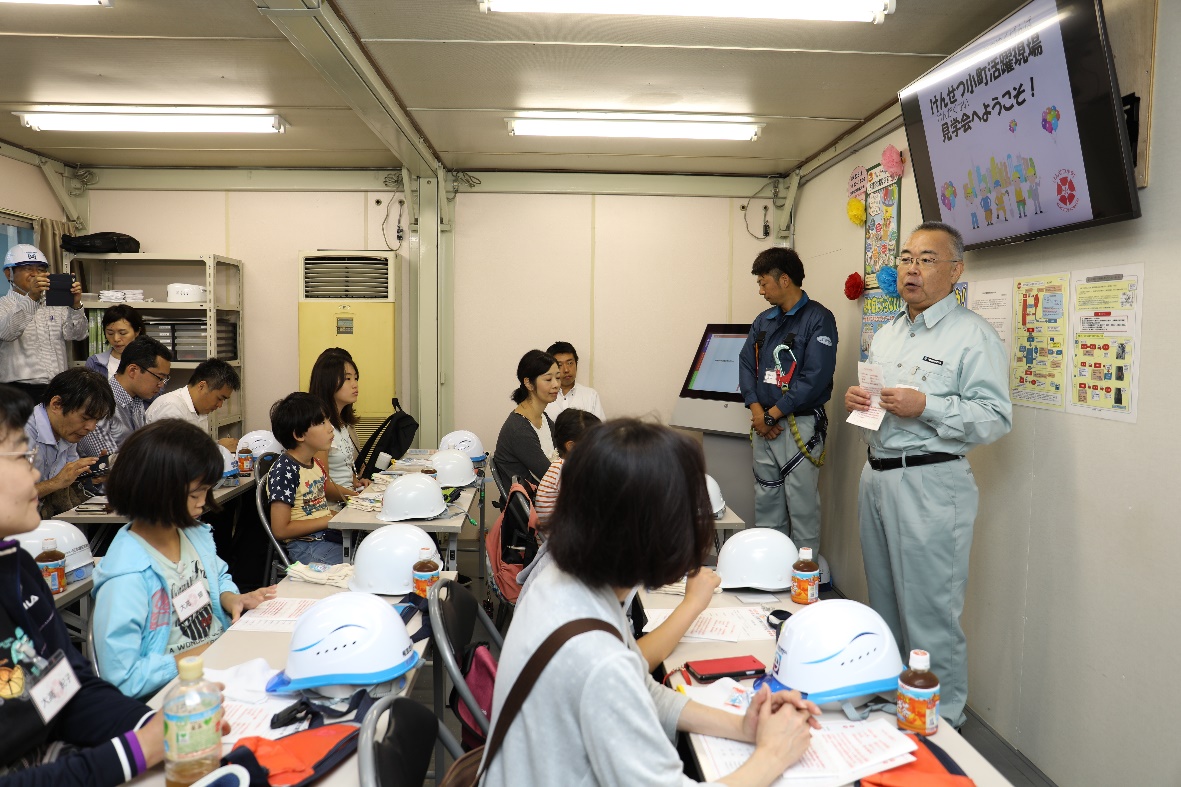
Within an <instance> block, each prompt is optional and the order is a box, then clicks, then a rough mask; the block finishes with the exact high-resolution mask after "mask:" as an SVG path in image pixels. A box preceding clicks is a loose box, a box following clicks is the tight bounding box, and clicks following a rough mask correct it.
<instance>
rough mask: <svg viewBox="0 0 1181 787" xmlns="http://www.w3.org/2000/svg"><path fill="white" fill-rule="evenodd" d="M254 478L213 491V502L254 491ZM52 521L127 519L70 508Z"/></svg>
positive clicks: (117, 522) (76, 522)
mask: <svg viewBox="0 0 1181 787" xmlns="http://www.w3.org/2000/svg"><path fill="white" fill-rule="evenodd" d="M254 484H255V481H254V478H253V477H250V478H243V479H242V482H241V483H240V484H238V485H237V486H223V487H218V488H217V489H214V490H213V502H215V503H217V504H218V505H219V506H220V505H225V504H226V502H228V501H230V500H233V499H234V498H235V497H238V496H239V495H244V494H246V493H247V492H253V491H254ZM53 518H54V519H60V520H61V521H63V522H69V523H71V524H74V525H82V526H85V525H112V524H115V525H122V524H126V522H127V517H125V516H121V515H120V514H117V513H114V512H110V513H94V514H91V513H79V512H78V509H77V508H71V509H70V510H69V511H64V512H62V513H60V514H58V515H57V516H55V517H53Z"/></svg>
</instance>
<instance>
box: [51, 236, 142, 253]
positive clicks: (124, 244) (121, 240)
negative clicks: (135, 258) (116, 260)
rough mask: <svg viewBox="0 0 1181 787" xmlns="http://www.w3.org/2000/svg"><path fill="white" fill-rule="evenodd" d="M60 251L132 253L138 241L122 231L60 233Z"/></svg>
mask: <svg viewBox="0 0 1181 787" xmlns="http://www.w3.org/2000/svg"><path fill="white" fill-rule="evenodd" d="M62 251H68V252H70V253H71V254H78V253H79V252H81V253H84V254H116V253H118V254H134V253H136V252H137V251H139V241H137V240H136V239H135V238H133V237H131V236H130V235H124V234H123V233H122V232H95V233H93V234H91V235H80V236H78V237H77V238H75V237H74V236H73V235H62Z"/></svg>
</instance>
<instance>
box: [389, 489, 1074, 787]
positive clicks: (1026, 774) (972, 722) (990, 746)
mask: <svg viewBox="0 0 1181 787" xmlns="http://www.w3.org/2000/svg"><path fill="white" fill-rule="evenodd" d="M497 513H498V512H497V511H496V509H494V508H492V506H491V505H489V506H488V517H489V521H488V525H489V526H491V524H492V522H493V521H494V517H495V515H496V514H497ZM475 543H476V542H475V528H470V527H469V528H467V529H465V532H464V533H463V535H462V536H461V538H460V546H461V548H463V547H474V546H475ZM458 562H459V572H460V573H461V574H466V575H467V576H469V577H476V576H477V575H478V573H479V572H478V571H476V565H477V555H476V553H475V552H460V553H459V561H458ZM478 584H479V580H478V579H477V580H476V581H475V582H474V583H473V592H476V590H475V589H476V586H478ZM477 595H478V596H480V597H481V598H482V597H483V593H482V592H480V593H477ZM823 595H824V596H829V597H836V595H837V594H829V593H825V594H823ZM433 685H434V684H433V682H432V675H431V670H430V669H424V670H422V671H420V672H419V677H418V679H417V682H416V683H415V686H414V691H413V692H412V693H411V697H413V698H414V699H415V700H417V701H418V702H421V703H423V704H424V705H426V706H427V707H432V703H433V702H434V694H433ZM447 688H448V689H450V686H448V687H447ZM446 724H447V727H448V729H450V730H451V732H452V734H454V735H455V736H456V738H458V737H459V722H458V721H457V720H456V719H455V715H454V714H453V713H451V712H450V711H448V712H447V713H446ZM960 734H961V735H962V736H963V737H964V738H965V739H966V740H967V741H968V742H969V743H971V744H972V746H973V747H975V748H976V750H977V751H979V752H980V754H981V755H983V756H984V759H986V760H988V761H989V762H990V763H992V765H993V767H995V768H996V769H997V770H998V771H1000V773H1001V775H1002V776H1004V777H1005V778H1006V779H1008V780H1009V781H1010V782H1012V783H1013V785H1014V787H1056V786H1055V784H1054V782H1052V781H1050V779H1048V778H1047V777H1046V775H1045V774H1043V773H1042V772H1041V771H1039V770H1038V769H1037V767H1036V766H1034V764H1033V763H1031V762H1030V761H1029V760H1027V759H1026V758H1025V757H1024V756H1023V755H1022V754H1021V753H1020V752H1019V751H1017V750H1016V749H1014V748H1013V747H1012V746H1010V745H1009V744H1008V743H1007V742H1006V741H1005V740H1004V739H1003V738H1001V737H1000V736H999V735H997V734H996V733H995V732H994V731H993V730H992V728H990V727H989V726H988V725H987V724H985V723H984V722H983V721H981V719H980V718H979V717H978V716H976V714H975V713H973V712H972V709H971V707H969V708H968V720H967V722H965V724H964V726H963V727H962V728H961V729H960ZM446 764H447V765H450V764H451V763H450V759H448V762H447V763H446ZM432 768H433V763H432ZM431 783H433V782H431Z"/></svg>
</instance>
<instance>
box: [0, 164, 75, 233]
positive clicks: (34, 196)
mask: <svg viewBox="0 0 1181 787" xmlns="http://www.w3.org/2000/svg"><path fill="white" fill-rule="evenodd" d="M5 208H7V209H8V210H15V211H19V212H21V213H27V214H29V215H30V216H42V217H44V218H48V219H58V220H59V221H60V220H64V219H65V218H66V216H65V214H64V213H63V212H62V209H61V205H59V204H58V202H57V198H56V197H54V196H53V192H52V191H50V189H49V184H48V183H46V182H45V175H43V174H42V173H41V168H40V167H34V166H33V165H32V164H25V163H24V162H22V161H17V160H16V159H10V158H7V157H5V156H0V210H4V209H5Z"/></svg>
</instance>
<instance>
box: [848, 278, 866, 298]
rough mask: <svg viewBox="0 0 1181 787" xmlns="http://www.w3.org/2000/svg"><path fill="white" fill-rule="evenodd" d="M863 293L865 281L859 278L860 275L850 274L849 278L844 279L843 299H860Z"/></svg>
mask: <svg viewBox="0 0 1181 787" xmlns="http://www.w3.org/2000/svg"><path fill="white" fill-rule="evenodd" d="M863 292H865V279H863V278H861V274H860V273H850V274H849V278H847V279H845V297H846V298H848V299H849V300H851V301H855V300H857V299H858V298H860V297H861V293H863Z"/></svg>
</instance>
